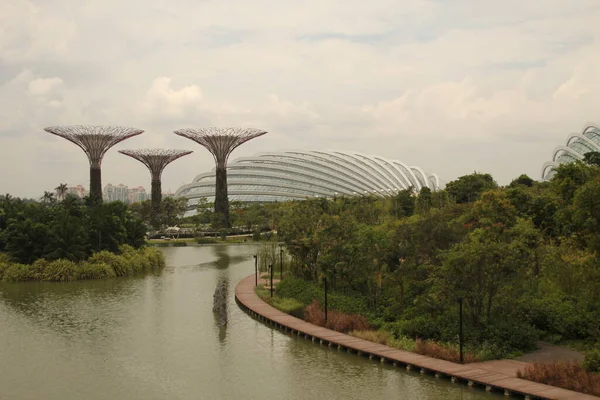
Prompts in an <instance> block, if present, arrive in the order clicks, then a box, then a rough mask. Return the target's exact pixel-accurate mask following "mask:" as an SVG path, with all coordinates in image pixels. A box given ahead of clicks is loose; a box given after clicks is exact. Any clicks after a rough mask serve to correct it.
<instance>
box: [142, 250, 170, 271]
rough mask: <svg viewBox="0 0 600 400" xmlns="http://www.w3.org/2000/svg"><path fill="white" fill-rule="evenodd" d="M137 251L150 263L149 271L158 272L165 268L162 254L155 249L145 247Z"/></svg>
mask: <svg viewBox="0 0 600 400" xmlns="http://www.w3.org/2000/svg"><path fill="white" fill-rule="evenodd" d="M138 251H141V252H142V255H143V256H144V257H145V258H146V260H148V262H149V263H150V269H151V270H152V271H160V270H162V269H163V268H164V267H165V257H164V256H163V253H162V252H161V251H160V250H158V249H157V248H155V247H145V248H143V249H140V250H138Z"/></svg>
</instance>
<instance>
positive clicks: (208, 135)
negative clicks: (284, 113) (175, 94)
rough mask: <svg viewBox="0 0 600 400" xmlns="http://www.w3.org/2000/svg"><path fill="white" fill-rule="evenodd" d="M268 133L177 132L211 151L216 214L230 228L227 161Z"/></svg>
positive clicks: (228, 130)
mask: <svg viewBox="0 0 600 400" xmlns="http://www.w3.org/2000/svg"><path fill="white" fill-rule="evenodd" d="M265 133H267V132H266V131H263V130H259V129H244V128H214V127H213V128H189V129H179V130H176V131H175V134H176V135H179V136H183V137H185V138H188V139H191V140H193V141H194V142H196V143H199V144H201V145H202V146H204V147H206V148H207V149H208V151H210V152H211V153H212V155H213V157H214V159H215V163H216V171H215V172H216V186H215V213H217V214H219V215H220V216H221V220H222V224H223V225H224V226H226V227H229V200H228V197H227V160H228V159H229V155H230V154H231V152H232V151H233V150H234V149H236V148H237V147H238V146H240V145H241V144H243V143H246V142H247V141H249V140H252V139H254V138H255V137H258V136H262V135H264V134H265Z"/></svg>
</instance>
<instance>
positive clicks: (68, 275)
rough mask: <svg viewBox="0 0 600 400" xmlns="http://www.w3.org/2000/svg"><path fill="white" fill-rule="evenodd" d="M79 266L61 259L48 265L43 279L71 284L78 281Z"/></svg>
mask: <svg viewBox="0 0 600 400" xmlns="http://www.w3.org/2000/svg"><path fill="white" fill-rule="evenodd" d="M78 275H79V274H78V273H77V266H76V265H75V263H74V262H73V261H70V260H65V259H59V260H55V261H52V262H50V263H48V265H46V268H45V269H44V273H43V276H42V279H43V280H45V281H54V282H69V281H73V280H75V279H77V277H78Z"/></svg>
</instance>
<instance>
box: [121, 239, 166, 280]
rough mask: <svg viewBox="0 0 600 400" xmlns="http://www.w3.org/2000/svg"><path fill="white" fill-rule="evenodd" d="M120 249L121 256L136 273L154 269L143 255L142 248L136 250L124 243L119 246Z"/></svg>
mask: <svg viewBox="0 0 600 400" xmlns="http://www.w3.org/2000/svg"><path fill="white" fill-rule="evenodd" d="M119 250H120V251H121V256H122V257H123V258H124V259H125V261H126V262H127V263H128V265H129V266H130V267H131V269H132V272H133V273H134V274H141V273H144V272H148V271H150V270H152V266H151V265H150V261H149V260H148V259H147V258H146V257H144V256H143V253H142V251H143V250H142V249H140V250H136V249H134V248H133V247H131V246H128V245H123V246H121V247H119ZM157 251H158V250H157Z"/></svg>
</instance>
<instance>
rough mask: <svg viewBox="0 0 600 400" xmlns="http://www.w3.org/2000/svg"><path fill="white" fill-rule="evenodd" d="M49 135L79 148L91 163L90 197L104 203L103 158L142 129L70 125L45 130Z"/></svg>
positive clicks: (141, 131)
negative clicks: (109, 150)
mask: <svg viewBox="0 0 600 400" xmlns="http://www.w3.org/2000/svg"><path fill="white" fill-rule="evenodd" d="M44 130H45V131H46V132H48V133H51V134H53V135H56V136H60V137H63V138H65V139H67V140H69V141H71V142H73V143H75V144H76V145H77V146H79V147H80V148H81V149H82V150H83V151H84V152H85V154H86V155H87V156H88V160H89V162H90V197H92V198H94V199H95V200H97V201H102V172H101V165H102V158H103V157H104V154H106V152H107V151H108V149H110V148H111V147H113V146H114V145H115V144H117V143H119V142H122V141H123V140H125V139H128V138H130V137H132V136H136V135H139V134H141V133H143V132H144V131H143V130H142V129H136V128H127V127H122V126H98V125H70V126H50V127H48V128H44Z"/></svg>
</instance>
